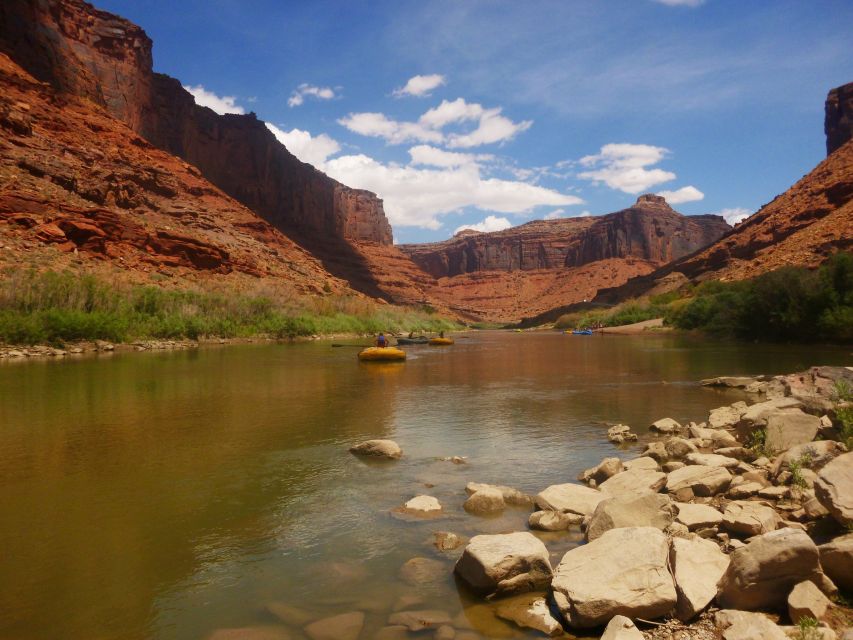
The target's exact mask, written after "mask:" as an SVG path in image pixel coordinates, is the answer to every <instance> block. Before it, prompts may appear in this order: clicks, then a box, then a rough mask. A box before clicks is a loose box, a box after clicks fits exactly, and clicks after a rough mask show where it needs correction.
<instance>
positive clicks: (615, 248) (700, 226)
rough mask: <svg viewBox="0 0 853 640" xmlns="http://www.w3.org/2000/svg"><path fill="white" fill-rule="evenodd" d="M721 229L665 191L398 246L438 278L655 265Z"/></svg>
mask: <svg viewBox="0 0 853 640" xmlns="http://www.w3.org/2000/svg"><path fill="white" fill-rule="evenodd" d="M728 230H729V225H728V224H727V223H726V221H725V220H723V218H721V217H720V216H689V217H688V216H683V215H681V214H679V213H678V212H676V211H674V210H673V209H672V208H671V207H670V206H669V205H668V204H667V203H666V200H665V199H664V198H662V197H660V196H656V195H651V194H648V195H643V196H640V197H639V198H638V199H637V202H636V204H634V206H632V207H630V208H628V209H623V210H622V211H617V212H616V213H611V214H609V215H606V216H600V217H587V218H566V219H561V220H537V221H535V222H529V223H527V224H524V225H521V226H519V227H513V228H512V229H507V230H505V231H497V232H492V233H477V232H471V231H462V232H460V233H459V234H458V235H457V236H456V237H455V238H453V239H451V240H447V241H445V242H438V243H432V244H420V245H401V246H400V249H401V250H402V251H404V252H405V253H407V254H408V255H409V256H411V258H412V260H414V261H415V263H416V264H418V265H419V266H420V267H421V268H422V269H424V270H425V271H426V272H428V273H429V274H430V275H432V276H434V277H436V278H443V277H452V276H457V275H461V274H464V273H473V272H476V271H515V270H523V271H529V270H535V269H555V268H573V267H580V266H582V265H585V264H589V263H591V262H598V261H600V260H609V259H612V258H635V259H638V260H645V261H648V262H653V263H659V264H662V263H665V262H669V261H671V260H673V259H676V258H680V257H682V256H684V255H687V254H689V253H692V252H694V251H696V250H697V249H700V248H702V247H704V246H707V245H709V244H711V243H712V242H714V241H715V240H717V239H719V238H720V237H721V236H722V235H723V234H724V233H725V232H726V231H728Z"/></svg>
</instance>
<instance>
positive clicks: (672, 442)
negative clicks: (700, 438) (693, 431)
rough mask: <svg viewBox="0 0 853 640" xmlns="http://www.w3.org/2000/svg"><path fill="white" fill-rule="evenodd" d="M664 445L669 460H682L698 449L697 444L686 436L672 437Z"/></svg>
mask: <svg viewBox="0 0 853 640" xmlns="http://www.w3.org/2000/svg"><path fill="white" fill-rule="evenodd" d="M663 446H664V450H665V451H666V454H667V457H668V459H669V460H681V459H682V458H685V457H686V456H687V455H688V454H690V453H696V451H697V449H696V445H695V444H693V443H692V442H690V440H685V439H684V438H670V439H669V440H667V441H666V442H665V443H664V445H663Z"/></svg>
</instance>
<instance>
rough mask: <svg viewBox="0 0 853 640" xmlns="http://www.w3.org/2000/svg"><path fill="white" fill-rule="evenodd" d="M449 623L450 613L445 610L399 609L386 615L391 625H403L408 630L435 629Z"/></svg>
mask: <svg viewBox="0 0 853 640" xmlns="http://www.w3.org/2000/svg"><path fill="white" fill-rule="evenodd" d="M450 623H451V618H450V615H449V614H448V613H447V612H446V611H441V610H437V609H427V610H424V611H399V612H397V613H392V614H391V615H390V616H389V617H388V624H389V625H391V626H403V627H406V628H407V629H408V630H409V631H425V630H427V629H437V628H438V627H441V626H443V625H446V624H450Z"/></svg>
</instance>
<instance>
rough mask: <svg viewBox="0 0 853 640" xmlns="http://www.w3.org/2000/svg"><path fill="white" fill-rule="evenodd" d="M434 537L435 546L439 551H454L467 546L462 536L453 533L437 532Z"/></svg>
mask: <svg viewBox="0 0 853 640" xmlns="http://www.w3.org/2000/svg"><path fill="white" fill-rule="evenodd" d="M433 536H434V538H435V540H434V541H433V544H434V545H435V548H436V549H438V550H439V551H453V550H454V549H458V548H459V547H461V546H462V545H463V544H465V540H464V539H463V538H462V537H461V536H458V535H456V534H455V533H453V532H451V531H436V532H435V533H434V534H433Z"/></svg>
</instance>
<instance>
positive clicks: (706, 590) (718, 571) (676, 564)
mask: <svg viewBox="0 0 853 640" xmlns="http://www.w3.org/2000/svg"><path fill="white" fill-rule="evenodd" d="M669 558H670V564H671V566H672V573H673V577H674V578H675V590H676V593H677V594H678V603H677V604H676V606H675V615H676V616H677V617H678V619H679V620H682V621H685V622H686V621H687V620H692V619H693V618H695V617H696V616H697V615H698V614H700V613H701V612H702V611H704V610H705V608H706V607H707V606H708V605H709V604H711V602H712V601H713V600H714V598H715V597H716V595H717V583H718V582H719V581H720V578H722V577H723V574H724V573H725V572H726V569H727V568H728V566H729V557H728V556H727V555H726V554H725V553H723V552H722V551H720V547H719V546H717V543H715V542H712V541H711V540H704V539H702V538H698V537H697V538H690V539H685V538H673V539H672V549H671V550H670V554H669Z"/></svg>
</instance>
